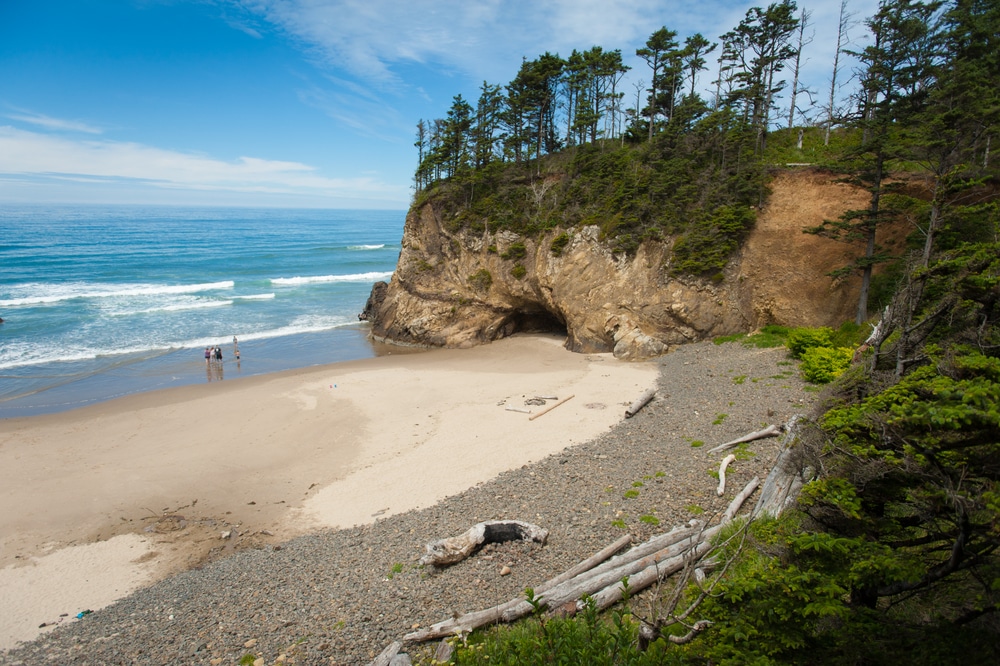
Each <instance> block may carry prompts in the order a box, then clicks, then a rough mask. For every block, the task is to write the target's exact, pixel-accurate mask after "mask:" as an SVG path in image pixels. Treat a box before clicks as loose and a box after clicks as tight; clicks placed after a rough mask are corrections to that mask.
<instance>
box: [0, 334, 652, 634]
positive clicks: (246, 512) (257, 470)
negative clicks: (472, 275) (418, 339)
mask: <svg viewBox="0 0 1000 666" xmlns="http://www.w3.org/2000/svg"><path fill="white" fill-rule="evenodd" d="M563 342H564V339H563V338H562V337H561V336H559V337H555V336H551V335H530V336H515V337H513V338H508V339H505V340H500V341H497V342H495V343H493V344H491V345H488V346H483V347H476V348H472V349H467V350H420V351H419V353H413V351H414V350H410V351H411V353H405V352H402V353H397V354H386V355H383V356H378V357H375V358H369V359H362V360H354V361H345V362H341V363H335V364H331V365H323V366H316V367H309V368H302V369H296V370H287V371H284V372H279V373H273V374H267V375H261V376H256V377H244V378H240V379H238V380H234V381H224V382H213V383H203V384H194V385H186V386H180V387H174V388H168V389H163V390H158V391H151V392H144V393H137V394H133V395H129V396H126V397H123V398H119V399H116V400H112V401H108V402H101V403H98V404H95V405H91V406H87V407H83V408H80V409H77V410H73V411H69V412H61V413H58V414H50V415H46V416H44V417H37V416H36V417H26V418H16V419H4V420H0V470H2V471H0V488H2V490H0V595H2V597H3V603H4V604H5V613H4V616H5V617H6V618H8V619H7V620H6V621H5V622H4V623H3V625H2V626H0V650H2V649H9V648H11V647H13V643H14V642H16V641H24V640H30V639H31V638H34V637H35V636H37V635H38V634H39V633H40V632H42V631H44V629H45V627H42V628H39V624H43V623H44V624H49V623H50V622H53V623H58V617H59V616H60V614H62V613H69V614H70V615H75V614H76V613H79V612H81V611H83V610H97V609H98V608H100V607H102V606H104V605H107V604H109V603H112V602H113V601H114V600H115V599H118V598H121V597H123V596H125V595H127V594H129V593H130V592H132V591H133V590H135V589H138V588H140V587H142V586H144V585H148V584H150V583H152V582H154V581H156V580H162V579H163V578H164V577H166V576H169V575H171V574H173V573H177V572H180V571H185V570H189V569H190V568H191V567H193V566H198V565H200V564H201V563H203V562H204V561H206V560H207V559H212V558H215V557H218V556H220V555H227V554H229V553H231V552H232V551H234V550H240V549H244V548H258V547H265V546H268V545H276V544H279V543H281V542H283V541H286V540H287V539H290V538H292V537H295V536H298V535H303V534H309V533H314V532H316V531H320V530H324V529H328V528H338V527H351V526H354V525H364V524H370V523H372V522H374V521H376V520H381V519H384V518H386V517H389V516H393V515H396V514H400V513H404V512H407V511H411V510H415V509H421V508H426V507H428V506H431V505H433V504H435V503H436V502H439V501H440V500H442V499H443V498H445V497H447V496H450V495H454V494H457V493H460V492H463V491H465V490H467V489H468V488H470V487H474V486H476V485H477V484H480V483H485V482H487V481H489V480H491V479H493V478H495V477H496V476H497V475H498V474H501V473H503V472H505V471H508V470H511V469H515V468H518V467H520V466H522V465H525V464H529V463H532V462H536V461H538V460H540V459H542V458H544V457H546V456H547V455H550V454H552V453H554V452H556V451H559V450H561V449H563V448H564V447H566V446H570V445H574V444H579V443H582V442H585V441H588V440H590V439H592V438H593V437H595V436H597V435H598V434H600V433H601V432H603V431H606V430H607V429H608V428H609V427H611V426H612V425H613V424H614V423H616V422H618V421H620V420H621V418H622V414H623V412H624V407H625V406H627V404H628V403H629V402H630V401H631V400H632V399H634V398H635V397H636V396H638V395H639V394H640V393H641V392H642V391H643V390H645V389H647V388H649V387H651V386H653V385H654V384H655V382H656V378H657V366H656V364H655V362H654V363H626V362H622V361H617V360H616V359H614V358H613V356H612V355H611V354H588V355H583V354H574V353H572V352H568V351H566V350H565V349H564V348H563V347H562V344H563ZM568 395H573V396H574V397H573V399H572V400H570V401H568V402H567V403H566V404H565V405H563V406H560V407H559V409H554V410H552V411H551V412H550V413H548V414H546V415H545V416H544V418H539V419H537V420H529V417H528V415H527V414H525V413H523V412H516V411H508V410H507V409H506V406H507V405H511V406H517V407H518V408H521V409H524V408H526V407H524V405H523V401H524V400H525V398H530V397H533V396H549V397H553V396H555V397H562V398H565V397H566V396H568ZM549 403H550V404H551V403H552V401H551V400H550V401H549ZM529 408H530V409H534V410H536V412H537V411H538V410H539V409H541V408H539V407H529ZM223 535H226V536H227V537H228V538H223ZM40 573H44V574H45V575H41V576H40V575H38V574H40ZM40 581H44V582H45V583H46V584H47V585H49V586H51V587H52V589H51V590H48V589H39V585H41V584H42V583H41V582H40ZM85 583H86V584H85ZM88 585H90V587H88ZM94 587H96V588H98V589H100V591H101V594H100V595H97V594H95V592H94V589H92V588H94Z"/></svg>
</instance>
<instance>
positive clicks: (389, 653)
mask: <svg viewBox="0 0 1000 666" xmlns="http://www.w3.org/2000/svg"><path fill="white" fill-rule="evenodd" d="M402 648H403V644H402V643H400V642H399V641H393V642H392V643H389V645H387V646H386V648H385V649H384V650H382V652H380V653H379V655H378V656H377V657H375V660H374V661H372V662H371V663H370V664H369V666H389V664H391V663H392V660H393V659H395V658H396V656H397V655H398V654H399V651H400V650H401V649H402Z"/></svg>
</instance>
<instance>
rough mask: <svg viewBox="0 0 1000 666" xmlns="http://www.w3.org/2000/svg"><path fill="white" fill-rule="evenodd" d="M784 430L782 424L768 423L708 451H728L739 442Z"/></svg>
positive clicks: (749, 440)
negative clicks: (762, 427)
mask: <svg viewBox="0 0 1000 666" xmlns="http://www.w3.org/2000/svg"><path fill="white" fill-rule="evenodd" d="M784 430H785V428H784V426H780V425H769V426H767V427H766V428H764V429H763V430H756V431H754V432H751V433H748V434H746V435H743V436H742V437H737V438H736V439H734V440H731V441H729V442H726V443H725V444H719V445H718V446H717V447H715V448H714V449H709V450H708V453H709V454H712V453H721V452H723V451H728V450H729V449H731V448H733V447H734V446H738V445H740V444H743V443H744V442H752V441H754V440H755V439H764V438H765V437H777V436H778V435H780V434H781V433H782V432H784Z"/></svg>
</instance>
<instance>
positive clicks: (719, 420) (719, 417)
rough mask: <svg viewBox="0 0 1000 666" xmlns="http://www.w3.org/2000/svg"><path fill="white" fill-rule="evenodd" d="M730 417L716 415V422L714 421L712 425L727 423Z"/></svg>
mask: <svg viewBox="0 0 1000 666" xmlns="http://www.w3.org/2000/svg"><path fill="white" fill-rule="evenodd" d="M728 416H729V414H716V415H715V420H714V421H712V425H719V424H720V423H722V422H723V421H725V420H726V418H727V417H728Z"/></svg>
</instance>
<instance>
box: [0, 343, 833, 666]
mask: <svg viewBox="0 0 1000 666" xmlns="http://www.w3.org/2000/svg"><path fill="white" fill-rule="evenodd" d="M657 362H658V363H659V366H660V378H659V386H658V392H657V395H656V398H655V399H654V400H653V402H651V403H650V404H649V405H647V406H646V407H645V408H644V409H643V410H642V411H640V412H639V413H638V414H637V415H636V416H634V417H633V418H631V419H624V418H623V419H622V420H621V421H620V422H619V423H618V424H617V425H615V426H614V427H612V428H611V429H610V430H609V431H608V432H607V433H606V434H604V435H602V436H600V437H598V438H596V439H594V440H592V441H590V442H588V443H586V444H581V445H577V446H572V447H568V448H566V449H565V450H563V451H562V452H561V453H560V454H558V455H555V456H551V457H548V458H546V459H544V460H541V461H539V462H537V463H535V464H532V465H528V466H525V467H522V468H520V469H516V470H512V471H509V472H506V473H504V474H502V475H500V476H499V477H497V478H496V479H494V480H492V481H490V482H488V483H484V484H481V485H479V486H476V487H474V488H471V489H469V490H467V491H466V492H464V493H461V494H459V495H456V496H453V497H450V498H448V499H446V500H444V501H442V502H440V503H439V504H437V505H436V506H433V507H431V508H428V509H423V510H419V511H412V512H408V513H404V514H400V515H396V516H392V517H389V518H385V519H379V520H377V521H376V522H374V523H372V524H369V525H364V526H358V527H355V528H352V529H345V530H338V531H330V532H323V533H317V534H313V535H310V536H305V537H300V538H297V539H294V540H292V541H289V542H287V543H284V544H282V545H280V546H274V547H270V546H269V547H266V548H262V549H257V550H245V551H241V552H237V553H235V554H233V555H231V556H229V557H227V558H225V559H220V560H216V561H214V562H211V563H209V564H206V565H205V566H203V567H202V568H199V569H196V570H192V571H187V572H185V573H182V574H179V575H176V576H174V577H172V578H169V579H167V580H164V581H161V582H159V583H156V584H154V585H152V586H150V587H148V588H146V589H143V590H140V591H138V592H136V593H135V594H133V595H132V596H130V597H128V598H126V599H123V600H121V601H119V602H117V603H115V604H113V605H111V606H109V607H107V608H104V609H102V610H100V611H97V612H94V613H92V614H91V615H87V616H85V617H84V618H83V619H80V620H74V621H72V622H70V623H68V624H66V625H64V626H60V627H58V628H56V629H55V630H54V631H52V632H50V633H48V634H46V635H44V636H42V637H40V638H39V639H37V640H36V641H33V642H31V643H28V644H25V645H22V646H20V647H19V648H17V649H15V650H11V651H8V652H6V653H3V654H0V664H12V665H13V664H24V665H35V664H67V665H68V664H144V665H145V664H206V665H207V664H212V665H214V664H227V665H228V664H237V663H240V660H241V659H242V658H244V657H245V656H246V655H248V654H252V655H254V657H255V658H256V659H259V661H258V662H257V663H259V664H267V665H271V664H280V663H286V664H365V663H368V662H369V661H371V660H372V659H373V658H374V657H375V656H376V655H377V654H378V653H379V652H381V651H382V649H383V648H384V647H385V646H386V645H387V644H388V643H390V642H391V641H393V640H395V639H398V638H401V637H402V636H403V634H405V633H407V632H409V631H411V630H412V629H413V628H414V627H416V626H418V625H419V626H421V627H423V626H427V625H430V624H433V623H435V622H438V621H440V620H443V619H445V618H447V617H449V616H451V615H452V614H454V613H465V612H469V611H474V610H480V609H483V608H486V607H488V606H491V605H494V604H496V603H503V602H505V601H508V600H509V599H512V598H514V597H516V596H518V595H519V594H520V593H521V592H522V591H523V590H524V588H525V587H530V586H534V585H537V584H539V583H541V582H543V581H545V580H547V579H549V578H551V577H553V576H555V575H557V574H559V573H561V572H562V571H564V570H566V569H568V568H569V567H571V566H572V565H574V564H576V563H577V562H579V561H580V560H582V559H584V558H586V557H589V556H590V555H592V554H593V553H595V552H597V551H598V550H600V549H601V548H603V547H604V546H606V545H608V544H609V543H611V542H612V541H614V540H615V539H617V538H618V537H620V536H621V535H622V534H624V533H625V532H626V531H627V532H629V533H631V534H632V535H633V536H634V537H635V540H636V541H643V540H645V539H646V538H648V537H649V536H651V535H652V534H655V533H660V532H665V531H668V530H669V529H670V528H671V527H673V526H675V525H679V524H682V523H685V522H687V521H688V520H690V519H691V518H692V517H695V516H700V517H703V518H704V517H706V516H711V515H712V514H713V513H716V512H720V511H721V510H722V509H724V508H725V506H726V505H727V504H728V502H729V501H730V500H731V499H732V497H733V496H734V495H735V494H736V493H737V492H739V490H740V489H741V488H742V487H743V486H744V485H745V484H746V483H747V481H749V480H750V479H751V478H752V477H753V476H759V477H760V478H761V479H762V480H763V478H764V476H765V475H766V473H767V471H768V469H769V467H770V464H771V462H772V461H773V460H774V457H775V456H776V455H777V440H776V439H774V438H772V439H765V440H759V441H757V442H752V443H751V444H749V445H748V450H749V451H751V452H752V453H753V454H754V455H753V456H751V457H749V458H748V459H741V460H737V461H736V462H735V463H733V464H732V465H730V467H729V470H728V472H727V477H728V480H729V482H728V484H727V488H726V493H725V495H724V496H723V497H717V496H716V492H715V489H716V485H717V480H716V478H715V477H714V476H713V475H712V474H711V473H712V472H714V471H716V470H717V469H718V465H719V461H720V459H721V458H722V457H723V456H724V455H725V454H717V455H713V456H709V455H708V454H707V453H706V452H707V450H708V449H710V448H712V447H713V446H715V445H717V444H720V443H722V442H725V441H727V440H729V439H732V438H735V437H738V436H740V435H743V434H746V433H748V432H750V431H753V430H757V429H759V428H760V427H761V426H763V425H764V424H770V423H784V422H785V421H787V420H788V418H789V417H790V416H792V415H793V414H796V413H808V412H809V411H810V410H811V408H812V404H813V403H814V402H815V401H816V400H817V394H816V393H814V392H810V391H806V390H804V384H803V382H802V381H801V380H800V379H799V377H798V374H797V368H796V365H793V363H792V362H791V360H790V359H789V358H788V357H787V352H786V351H785V349H784V348H778V349H755V348H747V347H744V346H742V345H740V344H738V343H727V344H724V345H715V344H713V343H711V342H707V343H699V344H693V345H687V346H684V347H681V348H679V349H678V350H677V351H675V352H674V353H672V354H669V355H667V356H664V357H662V358H661V359H659V360H658V361H657ZM637 397H638V396H622V401H621V403H620V404H614V405H597V404H593V405H587V407H588V408H590V409H613V410H619V411H620V412H622V414H623V415H624V410H625V407H626V406H627V405H628V404H629V403H630V402H631V401H632V400H634V399H635V398H637ZM699 442H703V443H704V444H703V445H700V444H699ZM483 454H484V455H488V454H489V452H488V451H484V452H483ZM414 482H415V483H419V479H415V480H414ZM639 484H641V485H639ZM628 490H637V491H638V496H637V497H626V496H625V493H626V491H628ZM371 491H372V492H378V489H377V488H372V490H371ZM630 494H632V493H630ZM754 500H755V498H751V500H750V502H749V503H748V504H750V505H751V506H752V503H753V501H754ZM652 517H655V519H656V520H658V521H659V523H658V525H656V526H654V525H653V524H652V523H655V522H656V521H654V520H653V518H652ZM491 519H514V520H524V521H527V522H531V523H535V524H537V525H539V526H541V527H544V528H546V529H548V530H549V538H548V542H547V544H546V545H544V546H539V545H535V544H524V543H505V544H491V545H488V546H486V547H485V548H484V549H482V550H480V551H479V552H478V553H476V554H475V555H473V556H472V557H470V558H468V559H466V560H464V561H462V562H460V563H458V564H455V565H454V566H451V567H449V568H446V569H443V570H435V571H429V570H426V569H423V568H420V567H419V566H418V565H417V559H418V558H419V557H420V556H421V555H422V554H423V546H424V544H425V543H427V542H428V541H431V540H434V539H438V538H441V537H449V536H455V535H458V534H460V533H462V532H464V531H465V530H467V529H468V528H469V527H471V526H472V525H473V524H475V523H477V522H480V521H484V520H491ZM622 524H624V525H625V528H623V527H622ZM504 567H509V569H510V573H509V574H508V575H501V573H500V572H501V570H502V569H503V568H504Z"/></svg>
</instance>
